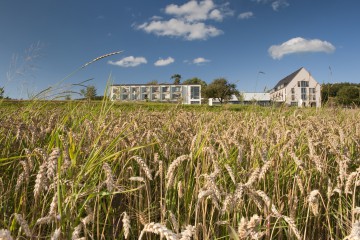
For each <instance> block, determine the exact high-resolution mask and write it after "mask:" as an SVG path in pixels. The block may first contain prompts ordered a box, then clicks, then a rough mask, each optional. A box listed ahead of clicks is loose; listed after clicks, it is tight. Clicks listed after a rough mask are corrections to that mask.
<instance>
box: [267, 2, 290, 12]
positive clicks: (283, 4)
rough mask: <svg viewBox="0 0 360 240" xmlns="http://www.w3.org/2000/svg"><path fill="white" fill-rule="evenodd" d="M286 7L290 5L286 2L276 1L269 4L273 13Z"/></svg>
mask: <svg viewBox="0 0 360 240" xmlns="http://www.w3.org/2000/svg"><path fill="white" fill-rule="evenodd" d="M288 6H290V4H289V3H288V2H287V1H286V0H276V1H274V2H273V3H272V4H271V7H272V8H273V10H274V11H278V10H279V8H285V7H288Z"/></svg>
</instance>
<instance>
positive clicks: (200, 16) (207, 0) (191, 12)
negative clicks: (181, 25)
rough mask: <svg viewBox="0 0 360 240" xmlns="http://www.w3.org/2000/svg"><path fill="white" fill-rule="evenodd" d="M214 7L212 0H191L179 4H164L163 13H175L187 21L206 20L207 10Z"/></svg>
mask: <svg viewBox="0 0 360 240" xmlns="http://www.w3.org/2000/svg"><path fill="white" fill-rule="evenodd" d="M214 8H215V4H214V3H213V1H212V0H204V1H201V2H199V3H198V2H197V1H194V0H191V1H189V2H187V3H185V4H183V5H181V6H178V5H176V4H170V5H168V6H166V8H165V13H167V14H169V15H175V16H177V17H180V18H185V19H186V20H187V21H190V22H192V21H201V20H207V19H208V17H209V12H210V11H211V10H212V9H214Z"/></svg>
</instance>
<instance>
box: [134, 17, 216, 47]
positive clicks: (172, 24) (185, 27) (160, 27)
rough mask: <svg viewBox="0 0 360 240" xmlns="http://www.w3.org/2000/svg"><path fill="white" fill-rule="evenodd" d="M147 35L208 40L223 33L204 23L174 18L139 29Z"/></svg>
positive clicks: (146, 24)
mask: <svg viewBox="0 0 360 240" xmlns="http://www.w3.org/2000/svg"><path fill="white" fill-rule="evenodd" d="M137 28H138V29H141V30H144V31H145V32H147V33H153V34H155V35H158V36H168V37H182V38H184V39H185V40H190V41H191V40H206V39H208V38H209V37H215V36H218V35H220V34H222V33H223V32H222V31H221V30H219V29H217V28H216V27H213V26H210V25H206V24H205V23H202V22H196V23H189V22H185V21H183V20H180V19H175V18H172V19H170V20H169V21H152V22H150V23H147V22H146V23H144V24H142V25H140V26H138V27H137Z"/></svg>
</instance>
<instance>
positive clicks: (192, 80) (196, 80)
mask: <svg viewBox="0 0 360 240" xmlns="http://www.w3.org/2000/svg"><path fill="white" fill-rule="evenodd" d="M183 84H197V85H201V96H205V91H206V87H207V83H206V82H205V81H203V80H201V79H200V78H197V77H193V78H190V79H187V80H185V81H184V82H183Z"/></svg>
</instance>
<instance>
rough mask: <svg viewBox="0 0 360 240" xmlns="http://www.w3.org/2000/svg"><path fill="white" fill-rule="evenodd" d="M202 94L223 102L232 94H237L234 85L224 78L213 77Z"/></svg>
mask: <svg viewBox="0 0 360 240" xmlns="http://www.w3.org/2000/svg"><path fill="white" fill-rule="evenodd" d="M204 93H205V94H204V96H205V97H207V98H217V99H218V100H219V101H220V103H221V104H222V103H224V102H226V101H228V100H229V99H230V98H231V95H233V94H237V95H238V94H239V91H238V90H236V85H235V84H232V83H229V82H228V81H227V80H226V79H225V78H218V79H215V80H214V81H213V82H212V83H210V84H209V85H208V86H207V87H206V90H205V92H204Z"/></svg>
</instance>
